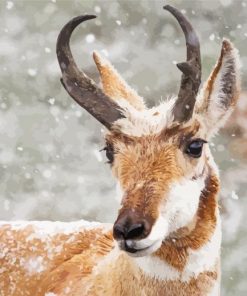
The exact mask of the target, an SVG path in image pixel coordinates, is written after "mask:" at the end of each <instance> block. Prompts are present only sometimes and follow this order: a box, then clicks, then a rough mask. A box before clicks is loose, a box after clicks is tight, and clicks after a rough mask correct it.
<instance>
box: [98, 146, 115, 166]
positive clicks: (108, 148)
mask: <svg viewBox="0 0 247 296" xmlns="http://www.w3.org/2000/svg"><path fill="white" fill-rule="evenodd" d="M103 150H104V151H105V155H106V157H107V159H108V161H107V162H108V163H110V164H112V163H113V161H114V150H113V146H112V145H111V144H109V143H107V144H106V146H105V147H104V148H103V149H101V150H100V151H103Z"/></svg>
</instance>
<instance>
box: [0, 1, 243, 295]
mask: <svg viewBox="0 0 247 296" xmlns="http://www.w3.org/2000/svg"><path fill="white" fill-rule="evenodd" d="M25 2H26V1H25V0H18V1H3V5H2V6H1V14H2V18H1V20H2V26H1V28H2V29H1V30H2V34H1V35H0V58H1V88H0V107H1V108H0V136H1V142H0V170H1V174H0V179H1V182H0V219H2V220H21V219H23V220H53V221H56V220H62V221H72V220H78V219H82V218H83V219H86V220H90V221H93V220H95V221H103V222H113V221H114V219H115V218H116V215H117V209H118V202H117V201H116V200H115V197H116V193H115V181H114V179H113V177H112V175H111V172H110V168H109V166H108V165H107V164H105V161H106V159H105V155H104V154H103V153H101V154H99V153H98V152H97V151H98V150H100V149H101V148H102V147H104V142H103V139H102V126H101V125H100V124H99V123H97V122H96V120H95V119H94V118H93V117H92V116H91V115H89V114H88V113H87V112H86V111H84V110H83V109H81V108H80V107H79V106H78V105H77V104H76V103H75V102H74V101H73V100H72V99H70V98H69V96H68V94H67V93H66V92H65V90H64V89H63V87H62V86H61V83H60V81H59V79H60V77H61V73H60V69H59V66H58V64H57V60H56V54H55V46H56V38H57V35H58V32H59V30H60V29H61V28H62V26H63V25H64V24H65V22H66V21H67V20H69V19H70V18H71V17H72V16H76V15H79V14H83V13H90V14H94V13H95V14H97V15H98V18H97V20H98V22H96V21H95V20H92V21H88V22H86V23H84V24H82V25H81V26H80V27H79V28H78V29H77V30H75V33H74V35H73V37H72V43H73V45H72V52H73V53H74V55H75V58H76V61H77V63H78V65H79V68H83V69H84V70H85V72H86V73H87V74H88V75H89V76H91V77H93V78H94V79H95V80H96V81H99V79H98V74H97V71H96V67H95V65H94V63H93V60H92V55H91V53H92V52H93V50H98V51H99V52H101V53H103V54H104V55H105V56H106V57H107V58H109V59H110V60H111V62H112V63H113V64H114V65H115V67H116V68H117V69H118V70H119V72H120V73H121V74H122V75H123V77H124V78H125V79H126V80H127V81H128V83H129V84H130V85H132V86H134V87H135V88H136V89H138V91H139V93H140V94H141V95H142V96H143V97H144V98H146V99H147V105H148V106H152V105H154V104H156V105H157V103H158V102H159V101H160V98H161V97H163V98H166V97H167V96H170V95H172V94H174V93H176V91H177V89H178V86H179V83H180V77H181V73H180V72H179V71H178V70H177V68H176V66H175V65H173V63H172V61H176V63H177V62H180V61H184V58H185V55H186V53H185V41H184V36H183V34H182V32H181V30H180V29H179V27H178V25H177V23H176V21H175V20H174V18H173V17H172V16H171V15H170V14H169V13H168V12H166V11H164V10H163V9H162V7H163V6H164V1H163V0H158V1H153V2H152V4H150V1H139V2H138V5H132V3H131V1H122V2H123V3H122V2H121V1H106V2H104V4H103V2H102V1H100V0H96V1H94V2H93V3H92V1H91V0H84V1H77V0H71V1H55V0H47V1H29V4H28V6H27V5H25ZM246 4H247V3H246V1H232V0H231V1H230V0H219V1H210V5H209V3H208V1H194V0H193V1H177V2H176V3H175V2H174V4H173V5H174V6H175V5H176V6H177V7H178V8H179V9H180V11H181V10H183V12H186V15H187V16H189V17H190V18H191V22H192V23H193V24H194V26H195V28H196V29H197V31H198V35H199V38H200V40H201V51H202V63H203V80H205V78H206V77H207V76H208V74H209V72H210V69H211V68H212V66H213V65H214V63H215V61H216V58H217V56H218V55H219V52H220V40H219V39H218V38H219V37H220V38H222V37H223V36H225V37H228V38H230V39H231V40H232V41H233V42H234V43H235V44H236V46H237V47H238V48H239V50H240V55H241V58H242V61H243V65H246V64H247V63H246V61H247V52H246V37H247V35H246V34H247V23H246ZM235 16H237V17H235ZM51 20H52V21H51ZM120 22H121V23H120ZM130 32H133V33H132V34H130ZM211 39H213V40H211ZM246 69H247V68H246V66H244V67H243V69H242V72H243V79H242V81H243V89H245V90H246V86H247V85H246V81H247V70H246ZM245 101H246V100H245ZM65 118H66V119H65ZM243 118H244V117H242V119H241V120H240V119H238V117H236V118H235V119H234V121H238V120H240V121H241V123H242V124H245V125H246V124H247V123H246V122H245V121H244V120H243ZM237 131H238V130H232V131H230V130H229V135H230V136H228V135H227V134H226V133H225V134H224V135H223V134H222V133H221V134H220V135H219V136H218V137H217V138H216V139H215V140H214V145H215V146H213V147H212V146H211V143H210V147H211V149H212V151H213V153H214V155H215V159H216V162H217V164H218V165H219V168H220V172H221V179H222V194H221V200H222V212H223V230H224V231H223V248H222V255H223V257H222V268H223V270H222V276H223V283H222V294H223V295H225V296H231V295H241V293H242V294H243V295H245V294H246V291H247V284H246V280H245V274H246V273H247V264H245V261H244V260H246V245H247V225H246V223H244V221H245V220H244V219H245V215H244V213H246V212H247V198H246V192H247V190H246V189H247V187H246V186H247V185H246V180H247V174H246V171H247V160H246V157H245V158H240V156H239V154H238V153H237V152H236V150H235V147H236V146H237V145H238V146H240V147H244V144H241V142H240V141H241V138H240V136H241V135H240V134H239V133H238V132H237ZM231 134H235V136H234V137H231ZM20 148H22V150H21V149H20ZM232 159H234V160H235V161H234V162H233V161H231V160H232ZM53 165H55V167H54V166H53ZM45 176H46V177H45ZM232 192H235V193H236V194H237V196H238V197H239V198H238V199H234V198H233V197H236V196H235V194H232ZM42 223H43V222H42ZM59 225H60V226H59ZM76 225H77V224H73V223H72V228H71V231H74V230H72V229H73V227H75V228H74V229H79V228H80V227H79V226H78V227H77V226H76ZM96 225H97V224H96ZM15 227H17V228H18V227H22V226H18V223H17V224H16V226H15ZM43 227H44V228H46V227H48V228H50V227H52V226H51V224H49V222H44V224H43ZM88 227H89V226H88ZM41 228H42V227H41ZM37 231H38V234H37V235H40V236H42V235H43V236H44V234H42V233H43V232H42V231H43V230H42V229H40V227H38V226H37ZM57 231H58V232H60V231H63V225H62V224H59V223H58V224H57V222H56V223H55V226H54V227H52V229H51V233H56V232H57ZM67 231H68V230H67ZM230 277H232V280H231V281H230V280H229V278H230ZM47 296H54V295H47Z"/></svg>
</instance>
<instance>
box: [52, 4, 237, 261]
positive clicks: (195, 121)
mask: <svg viewBox="0 0 247 296" xmlns="http://www.w3.org/2000/svg"><path fill="white" fill-rule="evenodd" d="M164 8H165V9H166V10H168V11H169V12H170V13H172V14H173V16H174V17H175V18H176V19H177V21H178V22H179V24H180V26H181V28H182V30H183V32H184V35H185V39H186V47H187V61H186V62H184V63H180V64H178V65H177V66H178V68H179V69H180V70H181V71H182V78H181V85H180V90H179V93H178V96H177V97H174V98H172V99H170V100H167V101H165V102H163V103H161V104H160V105H159V106H157V107H154V108H151V109H148V108H146V106H145V104H144V102H143V99H142V98H141V97H140V96H138V94H137V93H136V92H135V91H134V90H133V89H131V88H130V87H129V86H128V85H127V84H126V82H125V81H124V80H123V79H122V78H121V77H120V76H119V74H118V73H117V71H116V70H115V69H114V68H113V66H112V65H111V64H110V63H109V62H108V61H107V60H106V59H104V58H102V57H101V56H100V55H99V54H98V53H94V55H93V57H94V60H95V63H96V65H97V68H98V70H99V73H100V76H101V82H102V86H103V88H102V89H101V88H99V87H98V86H97V85H96V84H95V83H94V82H93V81H92V80H91V79H90V78H89V77H88V76H86V74H85V73H84V72H82V71H80V70H79V69H78V67H77V66H76V64H75V62H74V59H73V57H72V54H71V51H70V47H69V40H70V36H71V34H72V32H73V30H74V28H75V27H76V26H78V25H79V24H80V23H81V22H83V21H86V20H89V19H93V18H95V16H92V15H85V16H79V17H76V18H74V19H72V20H71V21H70V22H69V23H67V24H66V25H65V26H64V28H63V29H62V31H61V33H60V35H59V37H58V42H57V56H58V60H59V64H60V67H61V71H62V79H61V81H62V83H63V85H64V87H65V89H66V90H67V92H68V93H69V94H70V95H71V97H72V98H73V99H74V100H75V101H76V102H77V103H78V104H79V105H81V106H82V107H83V108H85V109H86V110H87V111H88V112H89V113H91V114H92V115H93V116H94V117H95V118H96V119H97V120H98V121H100V122H101V123H102V124H103V125H104V126H105V127H106V128H107V130H108V131H107V133H106V136H105V139H106V147H105V152H106V157H107V158H108V160H109V163H110V165H111V168H112V171H113V174H114V175H115V177H116V178H117V180H118V187H119V188H120V190H121V208H120V210H119V214H118V218H117V220H116V222H115V224H114V228H113V234H114V237H115V239H116V240H117V241H118V243H119V247H120V248H121V249H122V250H125V251H126V252H128V254H131V255H132V256H145V255H148V254H151V253H153V252H155V251H156V250H157V249H158V248H159V247H160V246H161V244H162V242H163V241H164V240H165V239H166V238H168V237H172V236H173V235H174V234H176V233H178V232H179V231H180V230H181V229H184V230H187V231H189V229H191V228H192V227H193V223H195V220H196V215H197V210H198V207H199V200H200V195H201V191H202V190H203V189H204V188H205V186H206V185H205V184H206V181H207V178H208V177H209V175H210V174H216V173H217V172H214V171H215V170H216V169H215V166H214V162H213V160H212V156H211V154H210V150H209V146H208V144H207V143H208V141H209V140H210V138H211V137H212V136H213V135H214V134H215V133H216V132H217V130H218V129H219V128H220V127H221V126H222V125H223V123H224V122H225V120H226V119H227V118H228V117H229V115H230V113H231V111H232V109H233V107H234V105H235V104H236V100H237V98H238V95H239V91H240V79H239V60H238V54H237V50H236V49H235V48H234V47H233V45H232V44H231V42H230V41H228V40H224V41H223V43H222V49H221V54H220V57H219V59H218V61H217V63H216V66H215V68H214V69H213V71H212V73H211V74H210V76H209V79H208V80H207V82H206V83H205V84H204V87H203V88H202V89H201V91H200V92H199V91H198V90H199V86H200V83H201V57H200V45H199V40H198V37H197V35H196V33H195V31H194V29H193V28H192V26H191V24H190V23H189V21H188V20H187V19H186V18H185V16H184V15H183V14H181V13H180V12H179V11H178V10H177V9H175V8H173V7H171V6H165V7H164ZM180 232H181V231H180Z"/></svg>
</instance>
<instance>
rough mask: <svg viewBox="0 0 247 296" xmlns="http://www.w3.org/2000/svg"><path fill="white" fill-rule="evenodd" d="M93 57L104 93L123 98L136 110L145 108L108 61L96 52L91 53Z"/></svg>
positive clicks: (114, 98) (117, 98)
mask: <svg viewBox="0 0 247 296" xmlns="http://www.w3.org/2000/svg"><path fill="white" fill-rule="evenodd" d="M93 58H94V61H95V63H96V66H97V68H98V70H99V74H100V78H101V82H102V86H103V90H104V93H105V94H107V95H108V96H109V97H110V98H112V99H113V100H119V99H125V100H127V101H128V102H129V103H130V104H131V105H132V106H133V107H135V108H136V109H137V110H139V111H142V110H143V109H144V108H145V105H144V102H143V99H142V98H141V97H140V96H138V94H137V93H136V91H135V90H133V89H132V88H131V87H129V86H128V85H127V83H126V82H125V81H124V80H123V79H122V77H121V76H120V75H119V74H118V72H117V71H116V70H115V69H114V67H113V66H112V65H111V64H110V62H108V61H107V60H106V59H105V58H102V57H101V56H100V54H99V53H97V52H94V53H93Z"/></svg>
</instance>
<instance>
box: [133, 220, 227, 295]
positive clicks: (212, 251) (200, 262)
mask: <svg viewBox="0 0 247 296" xmlns="http://www.w3.org/2000/svg"><path fill="white" fill-rule="evenodd" d="M220 244H221V223H220V217H219V215H218V218H217V225H216V228H215V231H214V234H213V235H212V237H211V239H210V240H209V241H208V242H207V243H206V244H205V245H204V246H202V247H201V248H200V249H198V250H191V249H190V250H189V257H188V262H187V264H186V266H185V268H184V270H183V271H182V272H180V271H178V270H177V269H176V268H174V267H173V266H171V265H169V264H168V263H167V262H165V261H163V260H161V259H159V258H158V257H154V256H146V257H139V258H134V259H133V260H134V261H135V262H136V264H137V265H138V266H139V267H140V269H141V270H142V271H143V272H144V273H145V274H146V275H147V276H150V277H152V278H157V279H160V280H165V281H169V280H180V281H182V282H188V281H189V280H190V279H192V278H196V277H197V276H198V275H199V274H200V273H201V272H204V271H208V270H214V268H215V265H216V263H217V261H218V260H219V257H220ZM212 295H213V294H212Z"/></svg>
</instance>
